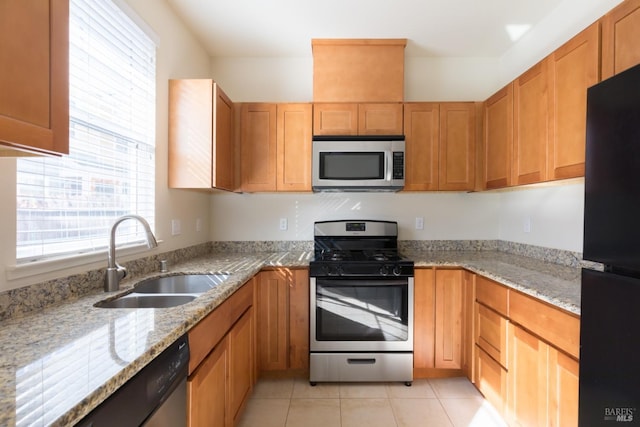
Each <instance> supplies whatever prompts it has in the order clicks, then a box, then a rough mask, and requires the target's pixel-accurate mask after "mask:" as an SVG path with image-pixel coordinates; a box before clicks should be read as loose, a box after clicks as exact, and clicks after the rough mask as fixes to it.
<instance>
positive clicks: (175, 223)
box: [171, 219, 182, 236]
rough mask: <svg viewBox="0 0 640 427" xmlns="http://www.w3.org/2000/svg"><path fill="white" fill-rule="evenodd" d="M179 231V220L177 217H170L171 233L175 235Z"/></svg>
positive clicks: (180, 226) (180, 229)
mask: <svg viewBox="0 0 640 427" xmlns="http://www.w3.org/2000/svg"><path fill="white" fill-rule="evenodd" d="M180 233H182V225H181V224H180V220H179V219H172V220H171V235H172V236H177V235H178V234H180Z"/></svg>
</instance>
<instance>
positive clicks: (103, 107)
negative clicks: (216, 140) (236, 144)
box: [16, 0, 156, 263]
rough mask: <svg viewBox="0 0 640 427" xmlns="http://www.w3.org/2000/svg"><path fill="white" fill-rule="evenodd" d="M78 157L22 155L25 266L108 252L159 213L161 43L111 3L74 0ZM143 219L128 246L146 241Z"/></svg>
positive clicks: (73, 131) (72, 71) (21, 256)
mask: <svg viewBox="0 0 640 427" xmlns="http://www.w3.org/2000/svg"><path fill="white" fill-rule="evenodd" d="M69 15H70V16H69V21H70V22H69V45H70V46H69V116H70V117H69V122H70V123H69V130H70V132H69V139H70V140H69V156H66V157H63V158H29V159H19V160H18V166H17V169H18V172H17V236H16V237H17V239H16V242H17V248H16V258H17V262H18V263H24V262H29V261H34V260H42V259H48V258H52V257H57V256H62V255H69V254H77V253H87V252H93V251H98V250H103V249H104V248H106V247H107V245H108V241H109V231H110V228H111V225H112V224H113V222H114V220H115V219H116V218H118V217H120V216H122V215H125V214H130V213H135V214H138V215H141V216H143V217H144V218H145V219H146V220H147V221H148V222H149V224H150V225H151V227H152V228H153V225H154V217H155V86H156V79H155V67H156V61H155V51H156V46H155V43H154V42H153V41H152V40H151V39H150V38H149V37H148V36H147V35H146V34H145V33H144V32H143V31H142V30H141V29H140V28H138V26H137V25H136V24H134V23H133V21H132V20H131V19H130V18H129V17H128V16H127V15H126V14H125V13H123V12H122V11H121V10H120V9H119V8H118V7H117V6H116V5H114V4H113V2H112V1H111V0H71V1H70V12H69ZM144 239H145V237H144V232H143V230H142V227H140V225H139V223H138V222H137V221H125V222H123V223H122V224H121V225H120V226H119V227H118V238H117V241H118V244H120V243H125V244H130V243H136V242H143V241H145V240H144Z"/></svg>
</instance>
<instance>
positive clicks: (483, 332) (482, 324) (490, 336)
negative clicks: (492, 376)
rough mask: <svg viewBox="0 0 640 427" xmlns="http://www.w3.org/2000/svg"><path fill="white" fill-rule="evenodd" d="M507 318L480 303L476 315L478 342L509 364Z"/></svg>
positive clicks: (497, 359) (486, 350) (491, 354)
mask: <svg viewBox="0 0 640 427" xmlns="http://www.w3.org/2000/svg"><path fill="white" fill-rule="evenodd" d="M507 323H508V321H507V318H506V317H503V316H501V315H500V314H498V313H496V312H495V311H493V310H491V309H489V308H488V307H486V306H485V305H482V304H478V307H477V315H476V344H477V345H478V347H480V348H481V349H483V350H484V351H485V352H486V353H487V354H488V355H489V356H491V357H492V358H493V359H495V360H496V361H497V362H499V363H500V365H502V367H503V368H505V369H506V368H508V366H507Z"/></svg>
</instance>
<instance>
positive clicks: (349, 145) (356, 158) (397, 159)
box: [311, 136, 405, 191]
mask: <svg viewBox="0 0 640 427" xmlns="http://www.w3.org/2000/svg"><path fill="white" fill-rule="evenodd" d="M404 148H405V143H404V136H314V137H313V156H312V159H313V164H312V167H311V169H312V180H311V185H312V188H313V191H398V190H401V189H402V188H403V187H404V166H405V158H404Z"/></svg>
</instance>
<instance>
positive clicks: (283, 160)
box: [276, 104, 313, 191]
mask: <svg viewBox="0 0 640 427" xmlns="http://www.w3.org/2000/svg"><path fill="white" fill-rule="evenodd" d="M312 114H313V113H312V106H311V104H278V106H277V126H276V135H277V137H276V139H277V149H276V152H277V165H276V171H277V183H276V189H277V190H278V191H311V139H312V136H311V130H312V127H311V122H312V119H313V118H312Z"/></svg>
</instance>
